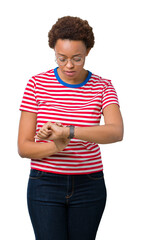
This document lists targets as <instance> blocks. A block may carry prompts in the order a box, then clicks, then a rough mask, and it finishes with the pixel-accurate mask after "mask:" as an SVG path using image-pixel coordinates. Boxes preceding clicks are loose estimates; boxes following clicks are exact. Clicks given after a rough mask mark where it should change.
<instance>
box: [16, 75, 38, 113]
mask: <svg viewBox="0 0 141 240" xmlns="http://www.w3.org/2000/svg"><path fill="white" fill-rule="evenodd" d="M35 86H36V84H35V80H34V79H33V78H31V79H29V81H28V83H27V85H26V88H25V91H24V95H23V98H22V102H21V105H20V110H21V111H27V112H32V113H37V111H38V104H37V101H36V92H35Z"/></svg>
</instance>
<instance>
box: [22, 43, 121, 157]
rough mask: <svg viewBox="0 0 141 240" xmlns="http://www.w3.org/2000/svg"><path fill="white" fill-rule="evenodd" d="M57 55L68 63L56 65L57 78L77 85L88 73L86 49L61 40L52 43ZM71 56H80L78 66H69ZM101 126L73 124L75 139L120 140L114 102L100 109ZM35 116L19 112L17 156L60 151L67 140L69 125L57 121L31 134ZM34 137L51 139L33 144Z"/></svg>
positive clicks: (39, 154)
mask: <svg viewBox="0 0 141 240" xmlns="http://www.w3.org/2000/svg"><path fill="white" fill-rule="evenodd" d="M54 51H55V54H56V55H57V56H65V57H67V58H68V60H69V61H68V62H67V64H66V65H65V66H59V68H58V74H59V76H60V78H61V79H62V80H63V81H64V82H66V83H70V84H79V83H81V82H83V81H84V80H85V78H86V77H87V74H88V72H87V71H86V70H85V69H84V63H85V58H86V56H88V54H89V51H90V49H87V48H86V47H85V44H84V43H83V42H82V41H73V40H67V39H66V40H61V39H59V40H58V41H57V42H56V45H55V48H54ZM74 55H75V56H76V55H81V56H83V58H84V63H83V64H82V65H80V66H76V65H73V64H72V62H71V61H70V59H72V58H73V57H74ZM103 115H104V122H105V124H104V125H100V126H92V127H75V131H74V133H75V138H76V139H81V140H84V141H88V142H95V143H98V144H107V143H114V142H118V141H121V140H122V139H123V120H122V116H121V113H120V109H119V107H118V105H116V104H111V105H109V106H107V107H105V108H104V110H103ZM36 120H37V115H36V114H35V113H30V112H24V111H23V112H21V119H20V125H19V135H18V151H19V154H20V156H21V157H26V158H33V159H36V158H38V159H39V158H44V157H47V156H51V155H52V154H55V153H57V152H59V151H61V150H63V149H64V148H65V147H66V146H67V145H68V143H69V140H68V136H69V128H67V127H63V126H62V125H61V124H60V123H51V122H47V123H46V124H44V126H43V127H42V128H41V129H40V130H39V132H38V134H37V136H35V130H36ZM35 138H39V139H44V140H54V141H53V142H49V143H37V142H35Z"/></svg>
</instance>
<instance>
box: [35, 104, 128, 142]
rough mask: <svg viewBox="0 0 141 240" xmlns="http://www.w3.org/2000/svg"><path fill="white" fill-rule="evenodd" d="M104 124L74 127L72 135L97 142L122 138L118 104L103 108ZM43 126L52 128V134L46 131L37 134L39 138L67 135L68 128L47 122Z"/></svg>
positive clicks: (121, 123)
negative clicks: (48, 134)
mask: <svg viewBox="0 0 141 240" xmlns="http://www.w3.org/2000/svg"><path fill="white" fill-rule="evenodd" d="M103 115H104V122H105V125H101V126H93V127H75V130H74V137H75V138H76V139H81V140H84V141H88V142H94V143H98V144H106V143H114V142H118V141H121V140H122V138H123V121H122V116H121V113H120V110H119V107H118V105H116V104H111V105H109V106H107V107H105V108H104V110H103ZM45 128H47V129H52V134H51V135H50V136H47V135H46V133H45V132H44V134H43V132H40V131H39V133H38V134H37V136H38V137H39V138H41V139H42V138H43V137H45V138H44V139H48V140H54V139H59V138H67V137H68V136H69V131H70V130H69V128H67V127H61V128H60V127H57V126H55V125H54V124H52V123H50V122H48V123H47V125H45Z"/></svg>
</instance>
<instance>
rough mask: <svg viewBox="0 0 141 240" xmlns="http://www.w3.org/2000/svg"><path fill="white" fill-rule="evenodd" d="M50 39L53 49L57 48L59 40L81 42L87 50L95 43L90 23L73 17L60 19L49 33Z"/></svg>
mask: <svg viewBox="0 0 141 240" xmlns="http://www.w3.org/2000/svg"><path fill="white" fill-rule="evenodd" d="M48 38H49V41H48V42H49V46H50V47H51V48H54V47H55V44H56V42H57V40H58V39H69V40H81V41H83V42H84V43H85V46H86V48H87V49H88V48H92V47H93V46H94V43H95V37H94V34H93V29H92V27H91V26H90V25H89V23H88V21H87V20H82V19H81V18H79V17H71V16H65V17H62V18H59V19H58V20H57V22H56V23H55V24H54V25H53V26H52V28H51V30H50V31H49V33H48Z"/></svg>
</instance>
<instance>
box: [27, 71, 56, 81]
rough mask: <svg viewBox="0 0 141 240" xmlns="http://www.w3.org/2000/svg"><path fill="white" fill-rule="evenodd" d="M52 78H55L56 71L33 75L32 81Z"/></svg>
mask: <svg viewBox="0 0 141 240" xmlns="http://www.w3.org/2000/svg"><path fill="white" fill-rule="evenodd" d="M51 76H54V69H51V70H48V71H45V72H41V73H38V74H36V75H33V76H32V79H34V80H36V79H42V78H49V77H51Z"/></svg>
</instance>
